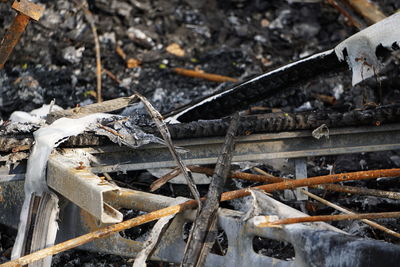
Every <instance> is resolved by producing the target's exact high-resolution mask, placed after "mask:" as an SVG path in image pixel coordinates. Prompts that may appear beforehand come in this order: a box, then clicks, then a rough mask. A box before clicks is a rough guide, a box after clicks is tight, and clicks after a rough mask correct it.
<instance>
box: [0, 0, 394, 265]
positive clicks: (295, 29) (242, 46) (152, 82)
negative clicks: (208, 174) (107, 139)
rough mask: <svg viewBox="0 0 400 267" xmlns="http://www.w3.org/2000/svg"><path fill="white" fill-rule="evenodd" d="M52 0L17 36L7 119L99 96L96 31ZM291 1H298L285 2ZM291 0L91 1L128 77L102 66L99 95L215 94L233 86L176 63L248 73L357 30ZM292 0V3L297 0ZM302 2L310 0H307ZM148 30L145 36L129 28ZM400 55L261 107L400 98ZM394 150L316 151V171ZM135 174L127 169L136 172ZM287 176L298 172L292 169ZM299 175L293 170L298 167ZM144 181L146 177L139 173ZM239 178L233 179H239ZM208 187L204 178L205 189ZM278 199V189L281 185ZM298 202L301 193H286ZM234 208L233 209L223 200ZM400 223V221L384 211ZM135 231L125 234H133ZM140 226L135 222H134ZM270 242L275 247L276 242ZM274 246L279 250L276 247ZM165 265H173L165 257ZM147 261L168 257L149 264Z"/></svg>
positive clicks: (62, 259)
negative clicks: (365, 76)
mask: <svg viewBox="0 0 400 267" xmlns="http://www.w3.org/2000/svg"><path fill="white" fill-rule="evenodd" d="M39 2H41V3H42V4H44V5H45V6H46V12H45V15H44V17H43V18H42V19H41V20H40V21H39V22H38V23H31V24H30V25H29V26H28V28H27V30H26V32H25V33H24V35H23V37H22V39H21V40H20V42H19V44H18V45H17V47H16V48H15V50H14V52H13V54H12V55H11V57H10V59H9V60H8V62H7V64H6V65H5V69H4V70H1V71H0V90H1V91H0V115H1V118H2V119H3V120H6V119H7V118H8V116H9V115H10V114H11V112H13V111H15V110H23V111H30V110H32V109H34V108H38V107H40V106H41V105H42V104H44V103H49V102H50V101H51V100H53V99H55V101H56V104H57V105H60V106H62V107H64V108H68V107H74V106H76V105H78V104H79V105H85V104H90V103H94V102H95V98H94V96H93V92H94V91H95V88H96V74H95V71H96V67H95V66H96V63H95V52H94V42H93V36H92V32H91V30H90V27H89V25H88V23H87V21H86V20H85V18H84V15H83V13H82V11H81V10H79V9H78V8H77V5H76V4H75V2H74V1H66V0H59V1H48V0H42V1H39ZM288 2H291V1H288ZM288 2H286V1H278V0H271V1H258V0H254V1H246V0H221V1H212V0H208V1H196V0H184V1H183V0H182V1H176V0H171V1H162V0H153V1H150V0H143V1H135V0H88V3H89V8H90V10H91V12H92V13H93V15H94V17H95V22H96V27H97V30H98V34H99V36H100V44H101V57H102V64H103V67H104V69H106V70H108V71H109V72H111V73H112V74H114V75H115V77H117V79H118V80H119V82H116V81H115V80H114V79H111V78H110V77H109V76H107V75H106V74H104V73H103V76H102V80H103V89H102V94H103V98H104V99H105V100H107V99H113V98H116V97H121V96H129V95H132V94H133V93H134V91H138V92H140V93H142V94H144V95H145V96H146V97H148V99H149V100H150V101H151V102H152V103H153V104H154V106H155V107H156V108H157V109H158V110H160V111H161V112H162V113H166V112H168V111H171V110H173V109H175V108H177V107H179V106H181V105H184V104H188V103H190V102H191V101H192V100H194V99H197V98H200V97H202V96H205V95H208V94H210V93H212V92H214V91H215V90H218V89H221V88H227V87H229V86H231V84H229V83H226V84H216V83H214V82H209V81H204V80H201V79H194V78H188V77H183V76H179V75H177V74H175V73H173V72H172V68H174V67H184V68H189V69H194V68H199V69H201V70H203V71H205V72H209V73H214V74H220V75H226V76H231V77H235V78H239V79H242V80H244V79H247V78H250V77H252V76H254V75H257V74H261V73H263V72H266V71H269V70H273V69H274V68H276V67H279V66H282V65H284V64H287V63H290V62H293V61H295V60H298V59H300V58H302V57H305V56H307V55H311V54H314V53H317V52H321V51H324V50H327V49H331V48H333V47H334V46H335V45H336V44H338V43H339V42H340V41H342V40H344V39H345V38H347V37H349V36H350V35H352V34H354V33H356V32H357V29H356V28H354V27H353V26H351V25H349V23H348V21H347V20H346V19H345V18H344V17H343V16H341V15H340V14H339V13H338V11H337V10H336V9H334V8H333V7H332V6H330V5H328V4H326V3H325V1H321V2H317V3H292V4H289V3H288ZM293 2H295V1H293ZM300 2H301V1H300ZM375 2H376V3H378V4H379V6H380V7H381V8H382V9H383V11H384V12H385V13H386V14H387V15H389V14H392V13H394V12H395V11H397V10H399V9H400V2H399V1H396V0H379V1H375ZM11 3H12V1H11V0H8V1H7V0H6V1H0V25H2V27H1V28H0V36H3V35H4V33H5V31H6V29H7V28H8V26H9V25H10V24H11V22H12V20H13V17H14V15H15V12H14V11H12V10H11V8H10V6H11ZM134 31H141V32H142V33H143V34H145V36H146V39H138V38H133V37H132V34H131V33H132V32H134ZM172 43H177V44H179V45H180V47H181V48H182V49H183V50H184V51H185V55H184V56H183V57H178V56H175V55H173V54H170V53H168V52H167V51H166V47H167V46H168V45H170V44H172ZM117 44H118V45H119V46H120V47H121V48H122V50H123V51H124V52H125V53H126V55H127V57H128V58H134V59H138V60H140V61H141V64H140V66H139V67H136V68H131V69H129V68H127V67H126V64H125V61H124V60H123V59H121V57H120V56H119V55H118V54H117V53H116V51H115V50H116V45H117ZM398 58H399V57H398V55H396V56H394V57H391V58H389V59H386V61H387V65H386V67H385V68H384V70H383V71H382V73H381V74H380V75H379V77H378V79H379V82H377V81H376V79H369V80H367V81H365V82H363V83H362V84H360V85H357V86H355V87H352V86H351V73H350V71H348V72H345V73H340V74H337V75H322V76H320V77H315V78H314V79H312V80H311V81H308V82H307V83H304V84H300V85H293V87H292V88H290V89H291V90H288V91H287V92H286V93H284V94H281V95H278V96H274V97H270V98H267V99H265V100H261V99H260V102H259V103H257V104H255V105H254V106H263V107H267V108H271V109H272V108H274V109H280V110H283V111H285V112H293V111H296V110H299V109H302V107H304V104H305V103H307V102H308V103H309V105H308V108H309V109H313V110H335V111H348V110H352V109H356V108H363V107H364V106H365V105H366V104H368V103H375V104H390V103H398V102H400V91H399V90H400V84H399V79H398V77H399V60H398ZM317 94H325V95H335V94H336V96H338V98H337V101H336V103H335V104H334V105H330V104H327V103H324V102H322V101H321V100H319V99H318V98H317V97H316V95H317ZM398 154H399V153H398V152H397V151H392V152H389V153H364V154H358V155H346V156H335V157H322V158H315V159H310V161H309V162H308V170H309V175H310V176H314V175H322V174H327V173H328V172H329V170H330V169H333V171H334V172H343V171H357V170H366V169H378V168H393V167H399V166H400V157H399V155H398ZM261 167H262V168H264V169H265V170H267V171H269V172H275V174H282V175H287V174H288V173H285V170H282V169H276V168H274V166H268V165H264V166H261ZM128 174H129V173H128ZM289 174H290V173H289ZM292 174H293V173H292ZM115 178H116V179H121V181H124V182H125V183H129V184H130V186H131V187H132V188H135V189H140V190H148V189H149V184H151V182H152V181H153V180H154V177H152V176H151V175H150V174H149V173H146V172H133V173H131V174H130V175H123V176H122V177H115ZM138 181H139V182H138ZM349 184H353V185H357V186H367V187H369V188H378V189H384V190H397V191H398V188H399V185H398V182H396V181H394V180H381V181H368V182H357V183H349ZM250 185H254V184H252V183H248V182H243V183H242V186H250ZM237 186H238V185H237V183H234V182H232V181H230V182H229V183H228V184H227V190H228V189H235V188H237ZM201 191H202V193H203V194H204V193H205V192H206V191H207V187H206V186H205V187H201ZM157 193H160V194H165V195H168V196H173V197H176V196H188V192H187V189H186V187H185V186H180V185H173V186H170V187H168V186H167V187H165V188H164V189H160V190H159V191H158V192H157ZM277 197H278V198H279V195H277ZM324 197H326V198H327V199H330V200H333V201H335V202H336V203H339V204H342V205H344V206H346V207H349V208H352V209H354V210H356V211H360V212H378V211H388V210H395V209H396V208H397V209H398V208H399V206H400V205H399V202H398V201H389V200H386V199H378V198H373V197H365V196H364V197H363V196H349V195H345V194H338V193H329V192H325V194H324ZM309 202H310V203H308V205H307V207H309V212H310V214H332V213H333V212H334V211H333V210H331V209H330V208H326V207H324V206H320V205H319V204H318V203H315V202H312V201H309ZM288 204H291V205H292V206H295V207H299V205H298V204H296V203H292V202H290V203H288ZM224 205H225V207H233V206H230V205H231V204H224ZM379 221H380V222H381V223H382V224H384V225H386V226H388V227H389V228H391V229H393V230H395V231H398V230H399V229H398V228H399V226H398V225H399V220H379ZM334 225H335V226H337V227H340V228H342V229H345V230H348V231H349V232H350V233H352V234H355V235H358V236H363V237H372V238H377V239H380V240H386V241H388V242H394V243H398V240H394V239H393V238H391V237H390V236H388V235H386V234H383V233H382V232H379V231H377V230H372V229H371V228H370V227H368V226H363V225H358V223H357V222H354V223H351V222H350V223H349V222H341V223H334ZM129 233H130V232H129V231H127V232H126V233H124V234H126V235H129ZM131 233H133V235H137V233H136V232H135V231H131ZM14 238H15V231H13V230H11V229H8V228H6V227H4V226H1V227H0V263H1V262H4V261H7V260H8V259H9V256H10V248H11V246H12V244H13V240H14ZM268 242H270V241H268V240H266V241H263V240H261V239H257V240H255V242H254V249H255V250H256V251H257V252H259V253H264V254H265V255H268V256H279V255H280V257H281V258H290V257H293V253H292V252H291V250H290V248H289V247H288V246H285V245H284V244H283V245H282V244H272V245H271V244H270V243H268ZM271 248H273V250H272V252H271ZM273 251H275V252H273ZM129 264H131V263H130V261H129V259H127V258H123V257H119V256H115V255H103V254H97V253H89V252H84V251H78V250H73V251H68V252H65V253H62V254H60V255H57V256H55V258H54V261H53V265H54V266H82V265H84V266H127V265H129ZM164 265H165V266H168V264H167V263H165V264H164ZM150 266H163V265H162V264H161V265H160V264H159V263H150Z"/></svg>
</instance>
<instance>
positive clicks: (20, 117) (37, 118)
mask: <svg viewBox="0 0 400 267" xmlns="http://www.w3.org/2000/svg"><path fill="white" fill-rule="evenodd" d="M50 108H51V111H57V110H62V109H63V108H62V107H59V106H57V105H51V104H50V105H43V106H42V107H41V108H38V109H34V110H32V111H31V112H29V113H28V112H24V111H14V112H13V113H11V116H10V118H9V120H10V121H11V122H19V123H34V124H43V123H44V122H45V119H46V116H47V114H49V112H50Z"/></svg>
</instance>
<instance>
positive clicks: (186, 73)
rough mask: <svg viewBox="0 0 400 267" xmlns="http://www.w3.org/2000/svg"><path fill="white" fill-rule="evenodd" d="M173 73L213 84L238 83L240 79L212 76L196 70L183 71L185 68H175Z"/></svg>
mask: <svg viewBox="0 0 400 267" xmlns="http://www.w3.org/2000/svg"><path fill="white" fill-rule="evenodd" d="M173 71H174V72H175V73H177V74H180V75H183V76H187V77H192V78H200V79H204V80H208V81H212V82H219V83H224V82H233V83H235V82H237V81H238V79H235V78H232V77H228V76H222V75H218V74H211V73H205V72H200V71H195V70H188V69H183V68H174V69H173Z"/></svg>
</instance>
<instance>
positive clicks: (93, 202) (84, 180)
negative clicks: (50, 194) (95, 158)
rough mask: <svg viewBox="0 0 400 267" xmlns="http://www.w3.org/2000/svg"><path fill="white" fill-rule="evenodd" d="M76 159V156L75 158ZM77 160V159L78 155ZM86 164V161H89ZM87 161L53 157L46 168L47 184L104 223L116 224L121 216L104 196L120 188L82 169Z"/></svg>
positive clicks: (60, 156)
mask: <svg viewBox="0 0 400 267" xmlns="http://www.w3.org/2000/svg"><path fill="white" fill-rule="evenodd" d="M72 156H73V155H72ZM75 156H78V155H75ZM86 161H87V160H86ZM82 162H84V159H80V158H79V157H78V158H77V157H74V159H72V157H71V155H70V157H66V156H63V155H61V154H58V153H56V154H54V155H52V156H51V157H50V159H49V162H48V167H47V184H48V186H49V187H51V188H52V189H54V190H55V191H57V192H58V193H60V194H62V195H63V196H64V197H66V198H67V199H69V200H70V201H72V202H73V203H75V204H76V205H78V206H79V207H81V208H82V209H84V210H86V211H87V212H89V213H90V214H92V215H93V216H95V217H96V218H98V219H99V220H100V221H101V222H102V223H117V222H121V221H122V219H123V215H122V213H120V212H119V211H118V210H116V209H114V208H113V207H111V206H110V205H109V204H107V203H105V202H104V194H105V193H107V192H113V191H118V190H119V189H120V188H119V187H118V186H116V185H113V184H111V183H108V182H106V181H104V180H102V179H100V178H99V177H98V176H97V175H95V174H93V173H92V172H90V171H88V169H87V167H85V166H83V163H82Z"/></svg>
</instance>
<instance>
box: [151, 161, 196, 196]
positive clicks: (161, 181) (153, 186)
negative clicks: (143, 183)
mask: <svg viewBox="0 0 400 267" xmlns="http://www.w3.org/2000/svg"><path fill="white" fill-rule="evenodd" d="M189 169H190V167H189ZM179 174H181V170H180V169H179V168H175V169H173V170H172V171H170V172H169V173H167V174H165V175H163V176H161V177H160V178H158V179H157V180H155V181H154V182H153V183H152V184H151V185H150V192H154V191H156V190H157V189H159V188H160V187H162V186H163V185H164V184H166V183H167V182H168V181H170V180H172V179H174V178H175V177H176V176H178V175H179Z"/></svg>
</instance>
